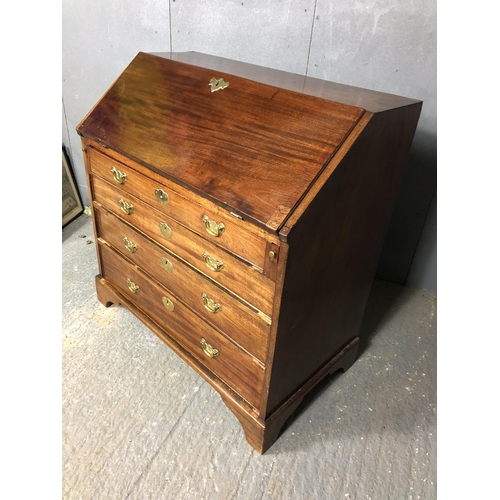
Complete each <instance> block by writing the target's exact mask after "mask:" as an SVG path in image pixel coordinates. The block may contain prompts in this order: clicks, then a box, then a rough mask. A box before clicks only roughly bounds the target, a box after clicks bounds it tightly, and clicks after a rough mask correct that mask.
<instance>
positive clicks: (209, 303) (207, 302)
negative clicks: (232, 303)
mask: <svg viewBox="0 0 500 500" xmlns="http://www.w3.org/2000/svg"><path fill="white" fill-rule="evenodd" d="M201 299H202V300H203V305H204V306H205V309H206V310H207V311H210V312H211V313H214V314H215V313H218V312H219V311H220V310H221V308H222V306H221V305H220V304H219V303H218V302H214V301H213V300H212V299H209V298H208V295H207V294H206V293H202V294H201Z"/></svg>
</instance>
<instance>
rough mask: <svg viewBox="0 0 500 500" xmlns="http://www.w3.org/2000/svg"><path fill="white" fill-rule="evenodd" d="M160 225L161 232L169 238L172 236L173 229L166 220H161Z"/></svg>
mask: <svg viewBox="0 0 500 500" xmlns="http://www.w3.org/2000/svg"><path fill="white" fill-rule="evenodd" d="M159 226H160V231H161V234H163V236H165V238H167V239H168V240H169V239H170V238H171V237H172V229H170V227H169V226H168V224H167V223H166V222H160V224H159Z"/></svg>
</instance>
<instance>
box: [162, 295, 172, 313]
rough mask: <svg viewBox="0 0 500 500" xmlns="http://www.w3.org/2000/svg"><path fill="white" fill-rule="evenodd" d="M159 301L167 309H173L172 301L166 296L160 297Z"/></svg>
mask: <svg viewBox="0 0 500 500" xmlns="http://www.w3.org/2000/svg"><path fill="white" fill-rule="evenodd" d="M161 301H162V302H163V305H164V306H165V307H166V308H167V310H168V311H173V310H174V303H173V302H172V301H171V300H170V299H169V298H168V297H162V298H161Z"/></svg>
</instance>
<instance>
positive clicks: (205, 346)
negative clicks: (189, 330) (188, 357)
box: [201, 338, 219, 358]
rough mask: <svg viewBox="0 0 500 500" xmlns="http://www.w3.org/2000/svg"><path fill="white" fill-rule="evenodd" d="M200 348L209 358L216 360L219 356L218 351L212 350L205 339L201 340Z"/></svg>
mask: <svg viewBox="0 0 500 500" xmlns="http://www.w3.org/2000/svg"><path fill="white" fill-rule="evenodd" d="M201 347H203V352H204V353H205V354H206V355H207V356H209V357H211V358H216V357H217V356H218V355H219V351H218V350H217V349H214V348H213V347H212V346H211V345H210V344H209V343H207V341H206V340H205V339H203V338H202V339H201Z"/></svg>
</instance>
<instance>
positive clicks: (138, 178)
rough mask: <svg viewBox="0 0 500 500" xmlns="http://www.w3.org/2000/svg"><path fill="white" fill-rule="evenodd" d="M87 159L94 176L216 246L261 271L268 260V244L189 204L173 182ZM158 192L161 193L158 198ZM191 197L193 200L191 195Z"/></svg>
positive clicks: (237, 223)
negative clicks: (112, 184) (114, 185)
mask: <svg viewBox="0 0 500 500" xmlns="http://www.w3.org/2000/svg"><path fill="white" fill-rule="evenodd" d="M89 157H90V163H91V170H92V172H93V173H94V174H96V175H98V176H100V177H101V178H103V179H105V180H107V181H109V182H110V183H116V186H117V187H118V188H119V189H121V190H123V191H125V192H126V193H129V194H132V195H134V196H136V197H137V198H140V199H141V200H143V201H145V202H146V203H148V204H149V205H151V206H152V207H154V208H156V209H157V210H159V211H160V212H162V213H164V214H166V215H168V216H169V217H171V218H173V219H175V220H177V221H179V222H181V223H182V224H183V225H185V226H186V227H188V228H189V229H191V230H192V231H194V232H196V233H198V234H199V235H200V236H202V237H204V238H206V239H208V240H210V241H212V242H213V243H214V244H215V245H218V246H221V247H222V248H226V249H228V250H229V251H231V252H233V253H235V254H237V255H239V256H240V257H242V258H243V259H245V260H247V261H248V262H250V263H252V264H254V265H255V266H258V267H260V268H261V269H264V266H265V260H266V259H269V256H268V255H266V244H267V241H266V239H265V238H263V237H262V236H258V235H257V234H254V233H253V232H251V231H249V230H248V226H249V224H248V223H246V222H244V221H241V220H239V219H238V218H235V217H233V216H231V215H230V214H227V212H225V211H222V210H217V209H216V207H215V206H214V207H213V208H214V209H212V210H210V209H207V207H203V206H202V205H201V204H197V203H196V202H193V201H192V200H190V201H188V199H187V198H186V197H184V196H182V195H181V194H180V193H179V191H183V192H184V193H185V194H187V193H186V190H184V189H183V188H181V187H180V186H178V185H176V184H174V183H173V182H169V181H168V180H167V179H165V180H162V182H161V183H160V182H158V181H156V180H153V179H151V178H149V177H147V176H145V175H142V174H140V173H139V172H137V171H136V170H134V169H133V168H130V167H129V166H127V165H124V164H123V163H120V162H119V161H116V160H115V159H112V158H110V157H108V156H106V155H103V154H101V153H99V152H97V151H96V150H95V149H92V148H90V149H89ZM123 175H125V177H123ZM157 190H161V192H159V193H158V195H157V194H156V193H157ZM157 196H158V197H157ZM190 196H191V197H193V194H192V193H191V195H190ZM270 241H275V239H272V240H270ZM276 242H277V239H276Z"/></svg>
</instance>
